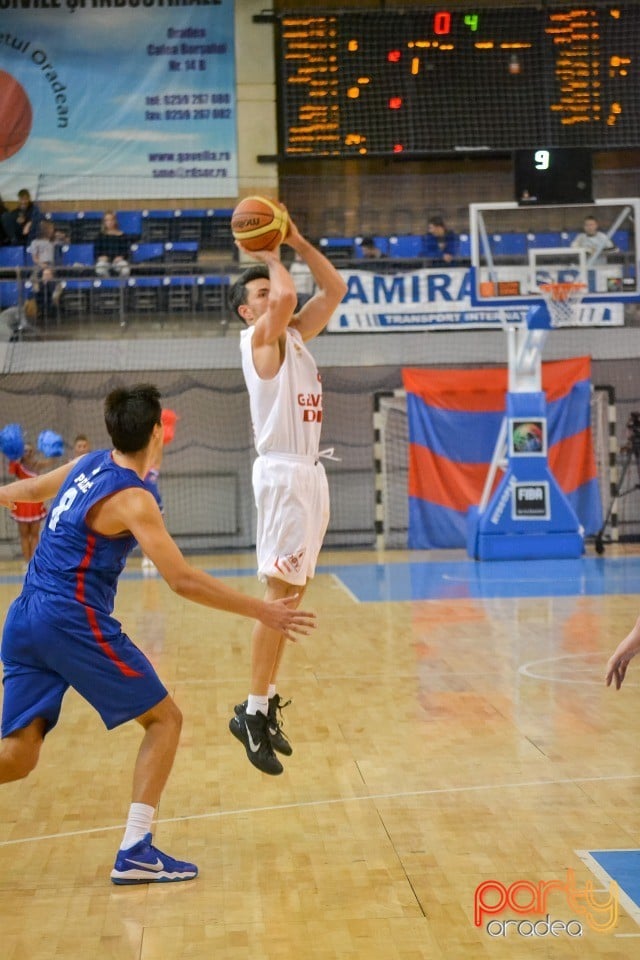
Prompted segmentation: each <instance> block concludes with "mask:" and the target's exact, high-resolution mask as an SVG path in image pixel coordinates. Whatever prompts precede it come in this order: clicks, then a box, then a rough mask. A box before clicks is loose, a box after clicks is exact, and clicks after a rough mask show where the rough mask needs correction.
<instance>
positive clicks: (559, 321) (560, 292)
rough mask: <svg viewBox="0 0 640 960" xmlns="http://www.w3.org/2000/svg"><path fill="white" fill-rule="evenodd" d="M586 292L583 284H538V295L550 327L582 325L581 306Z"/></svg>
mask: <svg viewBox="0 0 640 960" xmlns="http://www.w3.org/2000/svg"><path fill="white" fill-rule="evenodd" d="M586 291H587V287H586V284H584V283H543V284H540V293H541V294H542V296H543V298H544V302H545V304H546V307H547V310H548V311H549V316H550V318H551V326H552V327H574V326H578V325H580V324H582V323H583V317H584V316H585V314H583V312H582V309H581V305H582V298H583V297H584V295H585V293H586ZM588 316H589V314H588V312H587V314H586V317H587V318H588Z"/></svg>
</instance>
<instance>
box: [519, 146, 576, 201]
mask: <svg viewBox="0 0 640 960" xmlns="http://www.w3.org/2000/svg"><path fill="white" fill-rule="evenodd" d="M513 170H514V178H515V184H514V185H515V199H516V200H517V202H518V203H520V204H535V203H541V204H544V203H550V204H552V203H561V204H565V203H591V202H592V201H593V194H592V188H591V151H590V150H587V149H584V148H582V147H535V148H534V149H533V150H516V151H515V153H514V157H513Z"/></svg>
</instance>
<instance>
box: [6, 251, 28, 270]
mask: <svg viewBox="0 0 640 960" xmlns="http://www.w3.org/2000/svg"><path fill="white" fill-rule="evenodd" d="M31 262H32V263H33V261H31ZM24 266H25V249H24V247H19V246H15V247H0V270H2V269H10V270H16V269H19V268H20V267H24Z"/></svg>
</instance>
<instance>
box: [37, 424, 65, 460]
mask: <svg viewBox="0 0 640 960" xmlns="http://www.w3.org/2000/svg"><path fill="white" fill-rule="evenodd" d="M38 450H39V451H40V453H44V455H45V457H61V456H62V454H63V453H64V440H63V439H62V437H61V436H60V434H59V433H54V432H53V430H43V431H42V433H41V434H40V436H39V437H38Z"/></svg>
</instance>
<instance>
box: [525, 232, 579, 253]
mask: <svg viewBox="0 0 640 960" xmlns="http://www.w3.org/2000/svg"><path fill="white" fill-rule="evenodd" d="M568 245H569V235H568V234H567V233H561V232H560V231H559V230H547V231H541V232H538V233H528V234H527V246H528V247H529V249H531V250H537V249H539V248H540V249H544V248H548V247H552V248H553V247H566V246H568Z"/></svg>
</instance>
